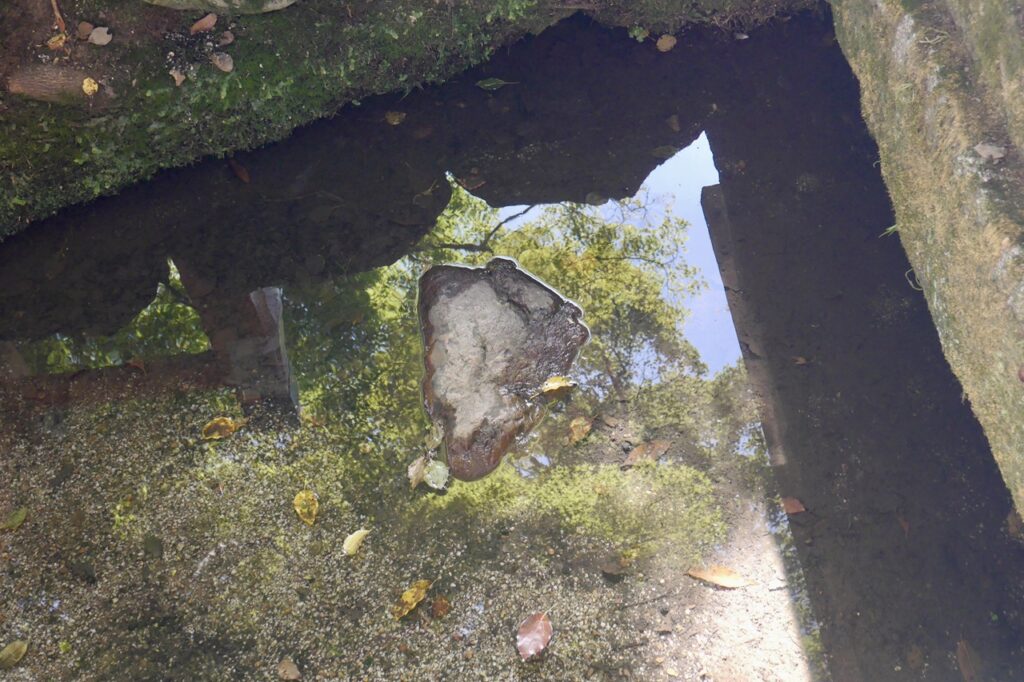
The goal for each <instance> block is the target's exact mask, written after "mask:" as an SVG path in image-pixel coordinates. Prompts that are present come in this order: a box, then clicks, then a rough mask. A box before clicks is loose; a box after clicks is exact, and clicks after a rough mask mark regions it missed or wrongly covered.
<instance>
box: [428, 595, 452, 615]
mask: <svg viewBox="0 0 1024 682" xmlns="http://www.w3.org/2000/svg"><path fill="white" fill-rule="evenodd" d="M451 610H452V605H451V603H450V602H449V601H448V598H447V597H444V596H441V597H438V598H437V599H435V600H434V601H433V602H431V603H430V615H431V616H433V617H434V618H444V617H445V616H447V615H448V612H449V611H451Z"/></svg>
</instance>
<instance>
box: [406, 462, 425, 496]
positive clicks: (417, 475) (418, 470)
mask: <svg viewBox="0 0 1024 682" xmlns="http://www.w3.org/2000/svg"><path fill="white" fill-rule="evenodd" d="M426 472H427V458H426V457H417V458H416V459H415V460H413V463H412V464H410V465H409V487H410V488H415V487H416V486H418V485H419V484H420V483H422V482H423V476H424V475H425V474H426Z"/></svg>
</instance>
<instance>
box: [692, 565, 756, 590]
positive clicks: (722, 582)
mask: <svg viewBox="0 0 1024 682" xmlns="http://www.w3.org/2000/svg"><path fill="white" fill-rule="evenodd" d="M686 575H688V576H690V577H691V578H696V579H697V580H701V581H703V582H706V583H710V584H711V585H715V586H716V587H724V588H725V589H727V590H735V589H736V588H738V587H746V586H747V585H749V584H750V581H749V580H747V579H746V578H744V577H743V576H742V575H740V574H739V573H737V572H736V571H734V570H732V569H731V568H727V567H725V566H709V567H707V568H691V569H690V570H689V571H687V572H686Z"/></svg>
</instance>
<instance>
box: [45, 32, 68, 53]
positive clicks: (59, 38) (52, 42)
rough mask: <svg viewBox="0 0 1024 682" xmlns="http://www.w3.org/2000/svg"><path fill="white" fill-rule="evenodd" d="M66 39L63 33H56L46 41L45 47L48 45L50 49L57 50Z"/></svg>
mask: <svg viewBox="0 0 1024 682" xmlns="http://www.w3.org/2000/svg"><path fill="white" fill-rule="evenodd" d="M67 39H68V37H67V35H65V34H63V33H58V34H57V35H55V36H53V37H52V38H50V39H49V40H47V41H46V47H48V48H49V49H51V50H59V49H60V48H62V47H64V43H65V42H67Z"/></svg>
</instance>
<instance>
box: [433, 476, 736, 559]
mask: <svg viewBox="0 0 1024 682" xmlns="http://www.w3.org/2000/svg"><path fill="white" fill-rule="evenodd" d="M712 492H713V489H712V485H711V481H710V480H708V478H707V477H706V476H705V475H704V474H702V473H701V472H699V471H697V470H695V469H692V468H690V467H687V466H682V465H665V466H656V465H653V464H646V465H644V466H638V467H634V468H633V469H631V470H629V471H622V470H620V469H619V467H618V466H608V465H604V466H585V465H584V466H576V467H554V468H552V469H551V470H550V471H549V472H547V473H546V474H545V475H543V476H542V477H540V478H539V479H526V478H522V477H521V476H519V474H517V473H516V471H515V469H513V468H512V467H510V466H504V467H502V468H500V469H499V470H498V471H496V472H495V473H494V474H492V475H491V476H489V477H487V478H485V479H483V480H482V481H476V482H473V483H460V482H456V483H454V484H453V485H452V488H451V489H450V490H449V492H448V494H447V495H444V496H434V497H430V498H427V500H428V502H427V504H429V505H432V506H434V507H435V508H437V509H454V510H460V511H462V512H465V511H472V512H476V513H478V514H487V515H490V516H492V517H497V518H499V519H515V518H516V517H518V516H521V515H536V514H541V515H546V514H553V515H555V516H556V517H557V518H558V519H559V521H560V522H561V524H562V525H563V526H564V527H566V528H568V529H571V530H575V531H578V532H581V533H585V534H587V535H591V536H594V537H599V538H602V539H605V540H608V541H611V542H614V543H617V544H619V545H620V546H623V547H636V546H638V545H642V544H645V543H649V542H652V541H655V540H666V541H670V542H673V543H674V544H675V545H676V547H677V548H682V549H683V550H684V551H687V550H689V551H690V552H693V553H694V554H695V556H693V557H691V558H696V554H697V553H698V552H699V550H700V549H701V548H706V547H707V546H709V545H710V544H711V543H712V542H714V541H716V540H719V539H720V538H721V536H722V534H723V533H724V530H725V528H724V526H723V524H722V519H721V515H720V513H719V511H718V508H717V506H716V505H715V504H714V498H713V495H712ZM534 518H535V516H534Z"/></svg>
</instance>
